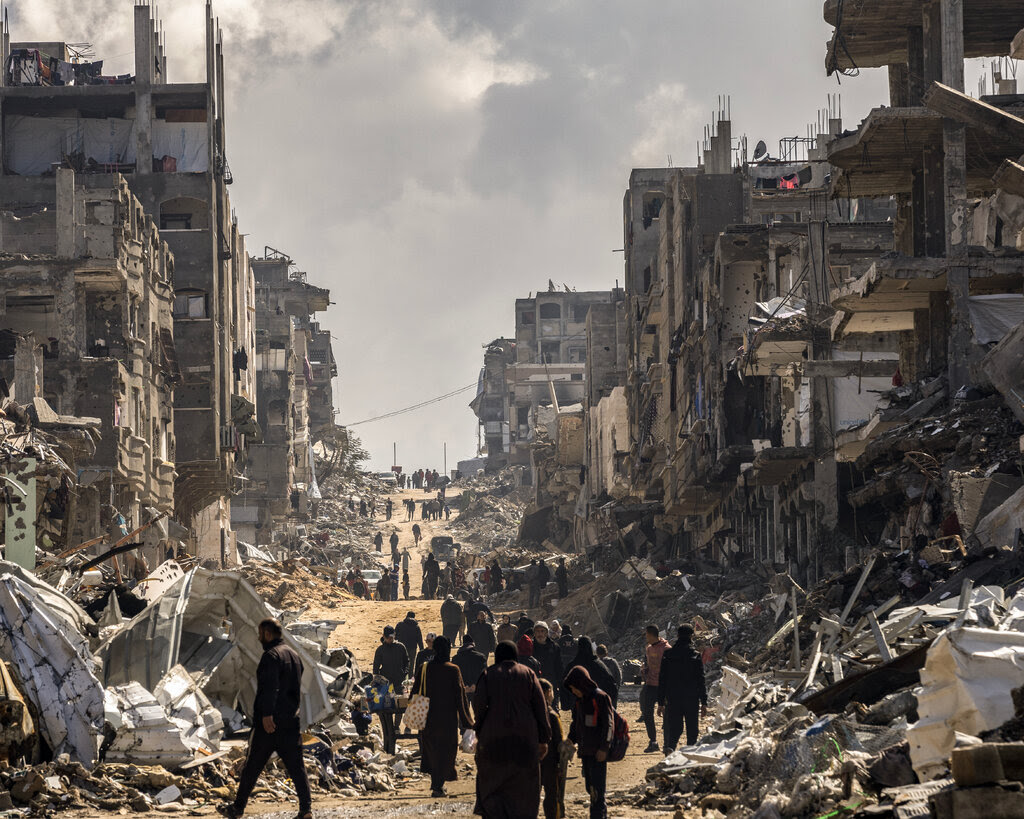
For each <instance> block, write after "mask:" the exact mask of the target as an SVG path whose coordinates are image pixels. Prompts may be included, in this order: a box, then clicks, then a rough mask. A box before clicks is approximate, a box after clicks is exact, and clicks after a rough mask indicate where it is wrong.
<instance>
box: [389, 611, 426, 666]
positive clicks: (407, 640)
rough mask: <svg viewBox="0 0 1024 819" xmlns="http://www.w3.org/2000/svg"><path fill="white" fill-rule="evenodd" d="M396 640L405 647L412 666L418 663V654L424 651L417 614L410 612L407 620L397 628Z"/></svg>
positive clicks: (406, 617) (406, 616)
mask: <svg viewBox="0 0 1024 819" xmlns="http://www.w3.org/2000/svg"><path fill="white" fill-rule="evenodd" d="M395 639H396V640H398V642H400V643H401V644H402V645H403V646H405V652H406V654H408V655H409V664H410V666H411V665H412V663H414V662H416V652H417V651H422V650H423V633H422V632H421V631H420V624H419V623H417V622H416V612H414V611H410V612H409V613H407V614H406V615H405V619H404V620H403V621H402V622H400V623H399V624H398V625H396V626H395Z"/></svg>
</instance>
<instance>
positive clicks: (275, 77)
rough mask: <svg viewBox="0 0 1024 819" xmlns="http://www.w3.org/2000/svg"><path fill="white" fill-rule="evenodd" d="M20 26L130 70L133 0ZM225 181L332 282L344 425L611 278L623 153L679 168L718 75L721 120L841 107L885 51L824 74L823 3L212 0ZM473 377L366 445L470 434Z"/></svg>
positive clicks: (175, 34)
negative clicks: (520, 301)
mask: <svg viewBox="0 0 1024 819" xmlns="http://www.w3.org/2000/svg"><path fill="white" fill-rule="evenodd" d="M9 9H10V13H11V30H12V31H11V33H12V39H13V40H15V41H18V40H65V41H67V42H91V43H93V44H94V47H95V52H96V56H97V58H102V59H105V60H106V69H105V70H106V71H107V72H108V73H123V72H130V71H133V65H134V63H133V57H132V45H131V25H132V13H131V4H130V3H129V2H128V0H86V2H82V0H15V2H14V3H13V4H11V5H10V6H9ZM214 11H215V13H216V14H217V15H218V16H219V19H220V24H221V27H222V29H223V30H224V37H225V41H226V45H225V52H226V67H227V71H226V74H227V96H228V112H227V113H228V122H227V138H228V160H229V163H230V165H231V169H232V172H233V175H234V178H235V184H234V185H233V186H232V188H231V196H232V203H233V205H234V208H235V210H236V212H237V214H238V219H239V223H240V226H241V229H242V231H243V232H245V233H247V234H248V237H249V238H248V242H249V249H250V252H252V253H253V254H254V255H261V254H262V252H263V247H264V245H270V246H272V247H274V248H277V249H279V250H282V251H284V252H286V253H288V254H289V255H291V256H292V257H293V258H294V259H295V260H296V261H297V262H298V264H299V266H300V268H301V269H303V270H306V271H307V272H308V273H309V276H310V280H311V281H314V282H316V283H320V284H322V285H324V286H328V287H330V289H331V292H332V298H333V300H334V302H335V303H336V304H335V306H334V307H332V308H331V310H330V311H329V312H328V313H327V314H326V315H324V316H321V319H322V321H323V322H324V323H325V324H326V326H328V327H329V328H330V329H331V331H332V333H333V335H334V338H335V344H334V350H335V355H336V356H337V358H338V366H339V370H340V379H339V382H340V383H339V385H338V391H337V393H336V405H337V406H338V408H339V409H340V413H339V416H338V417H339V421H340V422H341V423H354V422H357V421H360V420H363V419H366V418H370V417H373V416H376V415H379V414H382V413H386V412H390V411H392V410H396V409H400V408H403V407H406V406H409V405H412V404H416V403H419V402H421V401H424V400H426V399H430V398H433V397H435V396H439V395H442V394H444V393H448V392H451V391H452V390H455V389H458V388H459V387H463V386H466V385H469V384H472V383H474V382H475V380H476V377H477V373H478V371H479V368H480V364H481V361H482V354H483V349H482V345H484V344H486V342H488V341H490V340H491V339H493V338H496V337H498V336H502V335H511V334H512V332H513V329H514V325H513V300H514V299H515V298H517V297H524V296H527V295H528V294H530V293H532V292H536V291H537V290H538V289H544V288H545V287H546V286H547V282H548V279H552V280H554V281H555V282H556V283H558V284H559V285H561V283H563V282H564V283H567V284H569V285H570V286H572V287H576V288H577V289H579V290H586V289H606V288H610V287H612V286H613V285H614V284H615V281H616V279H619V280H620V281H621V278H622V254H621V253H619V254H616V253H613V252H612V251H613V250H614V249H616V248H621V247H622V228H621V225H622V214H621V207H622V194H623V191H624V189H625V185H626V182H627V179H628V176H629V171H630V169H631V168H633V167H645V166H657V167H663V166H665V165H666V164H667V163H668V161H669V160H668V158H669V156H671V158H672V162H673V164H675V165H693V164H694V161H695V155H696V143H697V140H698V139H699V138H700V137H701V134H702V132H703V128H704V125H705V124H706V123H708V122H710V120H711V117H712V112H713V111H714V109H715V107H716V105H717V100H718V97H719V95H729V96H730V97H731V108H732V116H733V121H734V126H733V133H734V136H737V137H738V136H740V135H742V134H747V135H748V136H749V138H750V142H751V144H753V143H755V142H756V141H757V140H758V139H764V140H766V141H767V142H768V145H769V146H770V147H771V148H772V150H773V151H774V150H775V146H777V144H778V139H779V138H780V137H782V136H787V135H789V136H795V135H800V136H803V135H804V134H805V132H806V127H807V124H808V123H810V122H814V120H815V115H816V111H817V110H818V109H820V108H822V107H823V106H824V105H825V104H826V97H827V95H828V94H834V93H836V92H841V94H842V106H843V114H844V119H845V121H846V124H847V127H850V126H851V125H853V124H855V123H856V122H857V121H859V120H860V119H861V118H862V117H863V116H864V115H865V114H866V113H867V111H868V110H869V109H870V108H871V107H872V106H873V105H876V104H883V103H885V102H886V100H887V95H888V92H887V81H886V75H885V72H884V71H877V70H875V71H865V72H864V73H863V74H862V75H861V76H860V77H858V78H856V79H847V78H844V79H843V83H842V85H841V86H839V85H837V83H836V80H835V78H832V79H827V78H826V77H825V72H824V68H823V64H824V53H825V43H826V41H827V38H828V36H829V34H830V29H829V28H828V27H827V26H826V25H825V23H824V22H823V21H822V19H821V3H820V2H819V0H775V2H772V3H762V2H751V0H705V2H698V0H685V2H683V1H681V0H668V2H665V0H661V2H650V1H649V0H617V1H616V2H612V1H611V0H543V1H541V0H537V1H536V2H532V1H530V0H514V1H513V0H471V1H470V2H465V0H433V1H432V2H428V1H427V0H359V2H347V1H346V0H287V2H281V0H274V1H273V2H271V0H219V2H216V3H215V5H214ZM203 15H204V3H203V2H202V0H173V3H171V2H168V3H165V4H163V5H162V6H161V7H160V16H161V18H162V19H163V21H164V26H165V29H166V39H167V51H168V55H169V73H170V79H171V81H173V82H187V81H195V80H199V79H201V78H203V77H204V76H205V73H204V68H203V65H202V62H201V61H202V54H203V36H204V35H203V32H204V22H203V21H204V16H203ZM471 397H472V391H469V392H465V393H462V394H460V395H459V396H457V397H455V398H452V399H449V400H447V401H443V402H439V403H436V404H433V405H431V406H430V407H428V408H427V409H424V410H420V411H418V412H414V413H410V414H407V415H403V416H400V417H397V418H395V419H393V420H388V421H381V422H378V423H372V424H366V425H361V426H358V427H356V428H355V431H356V432H357V433H358V434H359V435H360V436H361V437H362V439H363V441H364V444H365V445H366V446H367V448H368V449H369V450H370V453H371V456H372V464H373V466H374V467H375V468H380V469H387V468H388V467H389V466H390V464H391V450H392V443H397V447H398V461H399V463H401V464H402V465H404V466H406V467H407V468H408V467H413V468H415V467H419V466H424V467H426V466H429V467H434V468H437V469H439V470H440V469H441V467H442V460H441V458H442V446H443V443H445V442H447V444H448V465H449V468H453V467H454V464H455V461H456V460H457V459H459V458H464V457H470V456H472V455H473V454H474V452H475V448H476V424H475V420H476V419H475V418H474V416H473V414H472V413H471V412H470V410H469V409H468V407H467V403H468V401H469V400H470V398H471Z"/></svg>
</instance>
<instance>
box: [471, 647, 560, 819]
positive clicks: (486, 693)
mask: <svg viewBox="0 0 1024 819" xmlns="http://www.w3.org/2000/svg"><path fill="white" fill-rule="evenodd" d="M517 659H518V657H517V654H516V647H515V646H514V645H513V644H512V643H499V644H498V646H497V647H496V648H495V651H494V665H492V666H491V667H490V668H488V669H487V670H486V671H485V672H484V673H483V675H482V676H481V677H480V679H479V680H478V682H477V685H476V692H475V693H474V694H473V713H474V714H475V715H476V725H475V726H474V728H475V730H476V734H477V743H478V744H477V751H476V771H477V773H476V805H475V807H474V809H473V812H474V813H476V814H479V815H480V816H482V817H484V819H536V816H537V812H538V810H539V809H540V762H541V761H542V760H543V759H544V757H545V756H546V755H547V753H548V743H549V741H550V739H551V727H550V724H549V722H548V712H547V707H546V706H545V704H544V695H543V693H541V690H540V683H539V682H538V681H537V676H536V675H535V674H534V673H533V672H532V671H530V669H528V668H527V667H526V666H524V665H520V664H519V663H518V662H517Z"/></svg>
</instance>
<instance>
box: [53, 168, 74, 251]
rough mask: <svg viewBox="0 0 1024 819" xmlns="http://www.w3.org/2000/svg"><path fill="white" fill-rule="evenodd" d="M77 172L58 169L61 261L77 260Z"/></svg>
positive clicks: (58, 232)
mask: <svg viewBox="0 0 1024 819" xmlns="http://www.w3.org/2000/svg"><path fill="white" fill-rule="evenodd" d="M76 221H77V220H76V219H75V172H74V171H73V170H71V168H58V169H57V256H58V258H61V259H74V258H77V256H78V253H77V251H76V247H75V244H76V242H75V234H76V232H77V230H76V226H75V222H76Z"/></svg>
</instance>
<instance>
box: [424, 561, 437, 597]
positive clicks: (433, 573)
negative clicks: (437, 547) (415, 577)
mask: <svg viewBox="0 0 1024 819" xmlns="http://www.w3.org/2000/svg"><path fill="white" fill-rule="evenodd" d="M440 579H441V564H440V563H438V562H437V558H436V557H434V555H433V553H430V554H429V555H427V562H426V563H424V564H423V596H424V597H425V598H426V599H427V600H433V599H434V598H435V597H437V582H438V581H439V580H440Z"/></svg>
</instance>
